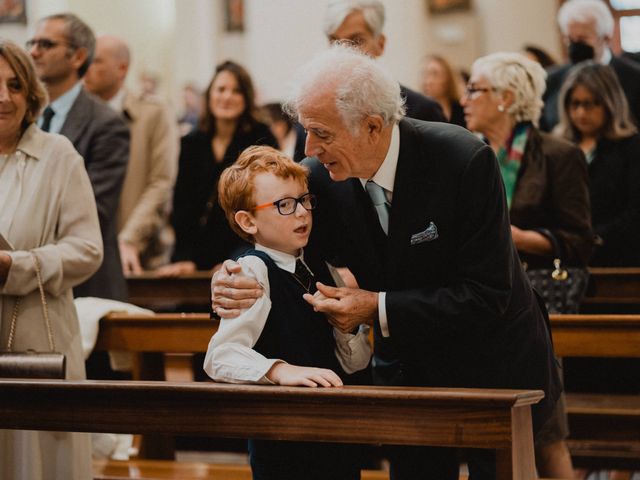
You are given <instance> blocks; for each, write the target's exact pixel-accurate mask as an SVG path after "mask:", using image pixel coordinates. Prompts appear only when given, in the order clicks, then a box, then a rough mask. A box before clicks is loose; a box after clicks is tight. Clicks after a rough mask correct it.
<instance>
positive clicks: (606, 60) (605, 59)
mask: <svg viewBox="0 0 640 480" xmlns="http://www.w3.org/2000/svg"><path fill="white" fill-rule="evenodd" d="M612 58H613V54H612V53H611V49H610V48H609V47H605V49H604V50H603V52H602V57H600V63H601V64H602V65H609V64H610V63H611V59H612Z"/></svg>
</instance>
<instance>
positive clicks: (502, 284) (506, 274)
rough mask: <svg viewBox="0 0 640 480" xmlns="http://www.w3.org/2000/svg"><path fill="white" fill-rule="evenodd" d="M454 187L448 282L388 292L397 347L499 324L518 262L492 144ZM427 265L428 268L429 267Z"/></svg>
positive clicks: (417, 345) (419, 345) (477, 331)
mask: <svg viewBox="0 0 640 480" xmlns="http://www.w3.org/2000/svg"><path fill="white" fill-rule="evenodd" d="M452 188H455V189H456V191H457V193H456V201H455V206H454V208H453V210H452V212H453V215H455V218H456V219H457V221H456V223H455V224H456V239H455V241H456V244H455V246H454V250H455V255H454V256H453V257H452V264H451V266H450V269H451V271H452V274H451V275H450V280H448V281H446V282H445V281H443V282H440V285H439V286H436V287H426V286H423V287H419V288H414V289H407V290H400V291H388V292H387V293H386V310H387V320H388V326H389V332H390V337H391V338H392V339H394V342H395V343H396V345H397V347H398V348H397V351H399V352H403V351H404V352H410V351H414V352H415V351H422V349H423V348H424V345H425V339H427V338H429V339H430V341H431V342H433V341H437V338H438V337H439V336H440V335H443V336H447V337H448V338H451V336H452V335H454V336H457V335H462V336H465V337H469V336H470V335H472V336H473V335H475V334H485V333H486V332H487V331H490V330H491V329H492V328H493V327H495V326H496V325H497V322H500V320H501V318H502V317H503V315H504V314H505V312H506V310H507V308H508V306H509V303H510V298H511V289H512V281H513V278H512V275H513V272H515V271H517V270H516V269H515V268H517V265H515V263H516V262H519V260H518V257H517V254H516V253H515V248H514V246H513V244H512V241H511V231H510V225H509V216H508V210H507V206H506V200H505V195H504V190H503V185H502V179H501V177H500V173H499V171H498V165H497V162H496V160H495V156H494V154H493V152H492V151H491V149H490V148H489V147H486V146H483V147H481V148H479V149H478V150H476V151H475V154H473V157H472V159H471V160H470V162H468V164H467V165H466V167H465V168H464V170H463V171H462V175H461V178H460V181H459V183H458V185H456V186H452ZM424 268H428V265H425V266H424Z"/></svg>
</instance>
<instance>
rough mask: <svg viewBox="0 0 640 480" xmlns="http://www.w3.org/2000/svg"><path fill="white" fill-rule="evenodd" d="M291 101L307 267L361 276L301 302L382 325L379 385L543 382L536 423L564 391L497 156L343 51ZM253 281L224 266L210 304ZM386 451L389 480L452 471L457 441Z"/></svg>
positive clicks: (315, 66)
mask: <svg viewBox="0 0 640 480" xmlns="http://www.w3.org/2000/svg"><path fill="white" fill-rule="evenodd" d="M286 109H287V111H288V112H290V113H291V114H295V115H296V116H297V118H298V120H299V122H300V123H301V124H302V125H303V126H304V128H305V129H306V130H307V132H308V136H307V143H306V154H307V155H308V156H309V157H315V158H308V159H306V160H305V161H304V163H305V164H306V165H307V166H308V167H309V168H310V170H311V176H310V184H309V191H310V192H312V193H314V194H316V195H317V197H318V207H317V209H316V210H314V228H313V231H312V233H311V239H310V242H309V244H308V246H307V248H305V252H304V254H305V257H304V258H305V262H306V263H307V264H308V265H309V266H310V267H311V269H312V270H313V265H317V264H319V262H322V261H325V260H329V261H331V262H332V263H334V264H336V265H341V266H346V267H348V268H349V269H350V270H351V271H352V272H353V273H354V275H355V278H356V279H357V281H358V282H359V285H360V288H348V287H341V288H334V287H329V286H326V285H323V284H320V283H318V284H317V286H318V289H319V292H320V293H319V294H317V295H316V296H311V295H305V298H306V300H307V301H308V302H309V303H311V304H312V305H313V307H314V308H315V309H316V310H317V311H321V312H324V313H326V314H327V318H328V321H329V322H330V323H332V324H333V325H334V326H336V327H337V328H339V329H340V330H341V331H343V332H351V331H353V330H354V329H355V328H357V327H358V326H359V325H361V324H368V325H372V326H373V327H374V332H375V355H374V360H373V373H374V381H375V382H376V383H377V384H379V385H417V386H441V387H442V386H447V387H479V388H524V389H540V390H544V392H545V398H544V399H543V400H542V401H541V402H540V403H539V404H537V405H534V406H533V408H532V412H533V425H534V429H538V428H539V427H540V425H542V423H543V422H544V421H545V419H546V418H547V417H548V416H549V413H550V412H551V409H552V408H553V405H554V404H555V402H556V399H557V398H558V395H559V392H560V389H561V386H560V382H559V379H558V374H557V371H556V368H555V359H554V356H553V349H552V346H551V338H550V334H549V326H548V322H547V320H548V319H547V317H546V312H545V310H544V306H541V305H542V303H541V300H540V298H538V297H537V295H536V294H535V293H534V292H533V291H532V289H531V286H530V285H529V282H528V281H527V280H526V278H525V275H524V272H523V270H522V267H521V264H520V261H519V259H518V254H517V252H516V249H515V248H514V245H513V243H512V241H511V234H510V225H509V214H508V209H507V203H506V200H505V195H504V190H503V186H502V178H501V176H500V171H499V168H498V165H497V162H496V159H495V155H494V154H493V151H492V150H491V149H490V148H489V146H487V145H485V144H484V143H483V142H481V141H480V140H478V139H477V138H476V137H475V136H473V135H472V134H471V133H470V132H468V131H467V130H466V129H463V128H461V127H458V126H455V125H448V124H444V123H435V122H423V121H419V120H414V119H411V118H403V117H404V108H403V100H402V98H401V95H400V87H399V85H398V83H397V82H396V81H395V80H394V79H393V78H392V77H391V76H389V75H388V74H387V73H386V72H385V71H384V70H383V69H382V68H381V67H380V66H379V65H378V64H377V63H376V62H375V61H373V60H372V59H371V58H368V57H366V56H364V55H360V54H358V53H357V52H355V51H354V50H353V49H351V48H347V47H345V46H334V47H332V48H331V49H329V50H328V51H326V52H324V53H322V54H320V55H318V56H317V57H315V58H314V59H313V60H311V61H310V62H309V63H308V64H306V65H304V66H303V67H302V68H301V69H300V71H299V73H298V75H297V76H296V78H295V83H294V87H293V91H292V92H291V95H290V98H289V99H288V101H287V103H286ZM230 273H233V274H234V275H230ZM259 288H260V286H259V285H258V284H257V283H256V282H255V281H254V280H253V279H251V278H248V277H244V276H242V275H241V274H240V273H239V267H238V266H237V265H234V264H233V263H231V262H226V263H225V268H224V269H223V270H222V271H221V272H220V273H219V274H218V275H216V277H215V278H214V280H213V309H214V311H216V312H217V313H218V314H219V315H221V316H224V317H232V316H234V315H236V314H238V313H239V311H240V309H242V308H247V307H248V306H250V305H252V304H253V302H254V301H255V297H256V295H258V294H259V293H258V291H259ZM223 294H224V296H223ZM233 298H235V299H236V300H234V299H233ZM238 298H241V300H237V299H238ZM387 455H388V457H389V459H390V463H391V478H392V479H394V480H405V479H407V480H408V479H411V480H413V479H418V478H438V479H441V478H444V479H457V478H458V473H459V472H458V463H457V458H456V454H455V451H452V450H450V449H444V448H435V449H434V448H425V447H406V446H394V447H389V448H388V449H387ZM495 468H496V458H495V455H494V454H493V453H492V452H488V451H475V452H471V453H470V454H469V469H470V472H471V478H473V479H490V478H495V471H496V470H495Z"/></svg>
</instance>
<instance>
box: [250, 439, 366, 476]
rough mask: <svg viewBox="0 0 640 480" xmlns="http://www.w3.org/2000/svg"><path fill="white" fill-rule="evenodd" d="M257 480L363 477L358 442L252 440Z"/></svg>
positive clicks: (252, 453) (251, 458)
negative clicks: (355, 443)
mask: <svg viewBox="0 0 640 480" xmlns="http://www.w3.org/2000/svg"><path fill="white" fill-rule="evenodd" d="M249 461H250V463H251V472H252V473H253V480H299V479H305V480H306V479H308V480H327V479H332V480H334V479H335V480H359V479H360V468H361V464H362V458H361V448H360V447H359V446H357V445H348V444H336V443H315V442H314V443H312V442H285V441H271V440H249Z"/></svg>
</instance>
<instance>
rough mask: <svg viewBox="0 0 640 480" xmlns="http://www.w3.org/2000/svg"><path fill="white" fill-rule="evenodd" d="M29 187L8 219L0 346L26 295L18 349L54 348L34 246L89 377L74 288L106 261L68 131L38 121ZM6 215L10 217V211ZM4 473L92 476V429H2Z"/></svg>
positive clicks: (75, 364) (27, 148) (64, 348)
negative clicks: (42, 126)
mask: <svg viewBox="0 0 640 480" xmlns="http://www.w3.org/2000/svg"><path fill="white" fill-rule="evenodd" d="M18 152H22V153H23V154H24V155H21V157H22V158H23V159H24V161H20V162H18V163H19V166H17V167H16V168H18V170H19V171H20V172H21V178H22V182H21V183H22V187H21V194H20V200H19V202H18V203H17V209H16V211H15V214H14V215H13V218H12V219H10V220H9V222H8V224H7V222H6V221H5V222H3V224H4V227H6V228H8V230H7V231H3V232H2V233H3V235H5V237H6V238H7V239H8V240H9V242H11V243H12V244H13V246H14V248H15V251H13V252H11V253H10V255H11V258H12V265H11V268H10V270H9V275H8V277H7V279H6V281H5V283H4V284H0V349H3V350H4V349H6V346H7V339H8V333H9V323H10V319H11V312H12V310H13V306H14V303H15V300H16V298H17V297H18V296H20V297H22V301H21V305H20V313H19V316H18V321H17V326H16V333H15V340H14V350H15V351H20V350H25V349H27V348H32V349H36V350H42V351H46V350H48V349H49V345H48V341H47V334H46V330H45V327H44V321H43V318H42V310H41V306H40V297H39V293H38V284H37V280H36V274H35V269H34V266H33V262H32V259H31V257H30V254H29V250H31V251H33V252H34V253H35V254H36V255H37V257H38V259H39V261H40V266H41V271H42V279H43V283H44V288H45V292H46V294H47V302H48V307H49V317H50V319H51V324H52V327H53V335H54V339H55V343H56V350H57V351H60V352H63V353H65V354H66V358H67V378H69V379H84V378H85V371H84V360H83V356H82V346H81V340H80V331H79V324H78V318H77V315H76V310H75V307H74V305H73V297H72V292H71V289H72V287H74V286H75V285H77V284H79V283H81V282H82V281H84V280H86V279H87V278H88V277H89V276H91V275H92V274H93V273H94V272H95V271H96V270H97V268H98V267H99V266H100V263H101V261H102V240H101V236H100V226H99V223H98V215H97V210H96V204H95V200H94V195H93V191H92V188H91V184H90V182H89V177H88V176H87V173H86V170H85V168H84V162H83V159H82V157H80V155H78V153H77V152H76V151H75V149H74V148H73V146H72V145H71V143H70V142H69V141H68V140H67V139H66V138H65V137H63V136H61V135H55V134H49V133H44V132H42V131H41V130H40V129H39V128H38V127H37V126H36V125H31V126H30V127H29V128H28V129H27V130H26V131H25V133H24V135H23V136H22V138H21V140H20V143H19V144H18ZM5 219H6V217H5ZM0 478H3V479H4V478H6V479H9V478H10V479H13V480H49V479H51V480H54V479H56V480H57V479H70V480H85V479H86V480H88V479H91V478H92V474H91V441H90V438H89V436H88V434H80V433H60V432H27V431H12V430H0Z"/></svg>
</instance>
